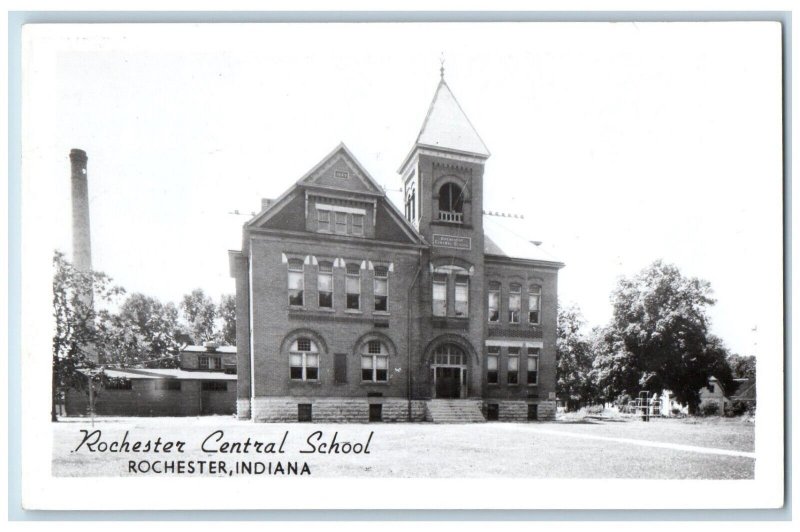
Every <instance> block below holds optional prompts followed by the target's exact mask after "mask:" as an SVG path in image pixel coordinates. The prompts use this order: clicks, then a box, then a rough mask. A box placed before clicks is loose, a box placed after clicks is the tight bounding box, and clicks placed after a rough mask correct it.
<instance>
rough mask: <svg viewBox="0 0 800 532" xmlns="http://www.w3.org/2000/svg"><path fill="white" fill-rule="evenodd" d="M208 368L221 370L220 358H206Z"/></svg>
mask: <svg viewBox="0 0 800 532" xmlns="http://www.w3.org/2000/svg"><path fill="white" fill-rule="evenodd" d="M208 367H209V369H222V358H221V357H208Z"/></svg>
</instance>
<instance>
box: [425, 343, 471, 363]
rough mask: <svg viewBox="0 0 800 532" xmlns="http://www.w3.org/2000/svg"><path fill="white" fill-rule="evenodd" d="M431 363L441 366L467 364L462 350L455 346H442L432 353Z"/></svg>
mask: <svg viewBox="0 0 800 532" xmlns="http://www.w3.org/2000/svg"><path fill="white" fill-rule="evenodd" d="M433 363H434V364H437V365H442V366H463V365H465V364H466V363H467V357H466V355H465V354H464V350H463V349H461V348H460V347H458V346H457V345H455V344H442V345H440V346H438V347H437V348H436V350H435V351H434V352H433Z"/></svg>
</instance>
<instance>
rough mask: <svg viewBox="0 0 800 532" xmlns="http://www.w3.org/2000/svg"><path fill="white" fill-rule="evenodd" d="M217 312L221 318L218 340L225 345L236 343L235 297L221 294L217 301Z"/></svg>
mask: <svg viewBox="0 0 800 532" xmlns="http://www.w3.org/2000/svg"><path fill="white" fill-rule="evenodd" d="M217 314H218V315H219V317H220V318H221V319H222V329H221V331H220V333H219V335H218V336H219V339H220V341H221V342H222V343H223V344H225V345H236V298H235V297H234V296H232V295H227V294H225V295H223V296H222V298H221V299H220V302H219V307H218V309H217Z"/></svg>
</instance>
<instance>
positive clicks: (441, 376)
mask: <svg viewBox="0 0 800 532" xmlns="http://www.w3.org/2000/svg"><path fill="white" fill-rule="evenodd" d="M436 397H437V398H438V399H458V398H459V397H461V368H441V367H440V368H436Z"/></svg>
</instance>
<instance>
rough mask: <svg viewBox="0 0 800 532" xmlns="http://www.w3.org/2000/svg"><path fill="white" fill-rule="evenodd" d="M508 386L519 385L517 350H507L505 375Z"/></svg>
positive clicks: (515, 348) (511, 348)
mask: <svg viewBox="0 0 800 532" xmlns="http://www.w3.org/2000/svg"><path fill="white" fill-rule="evenodd" d="M506 382H508V384H519V348H518V347H509V348H508V373H506Z"/></svg>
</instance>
